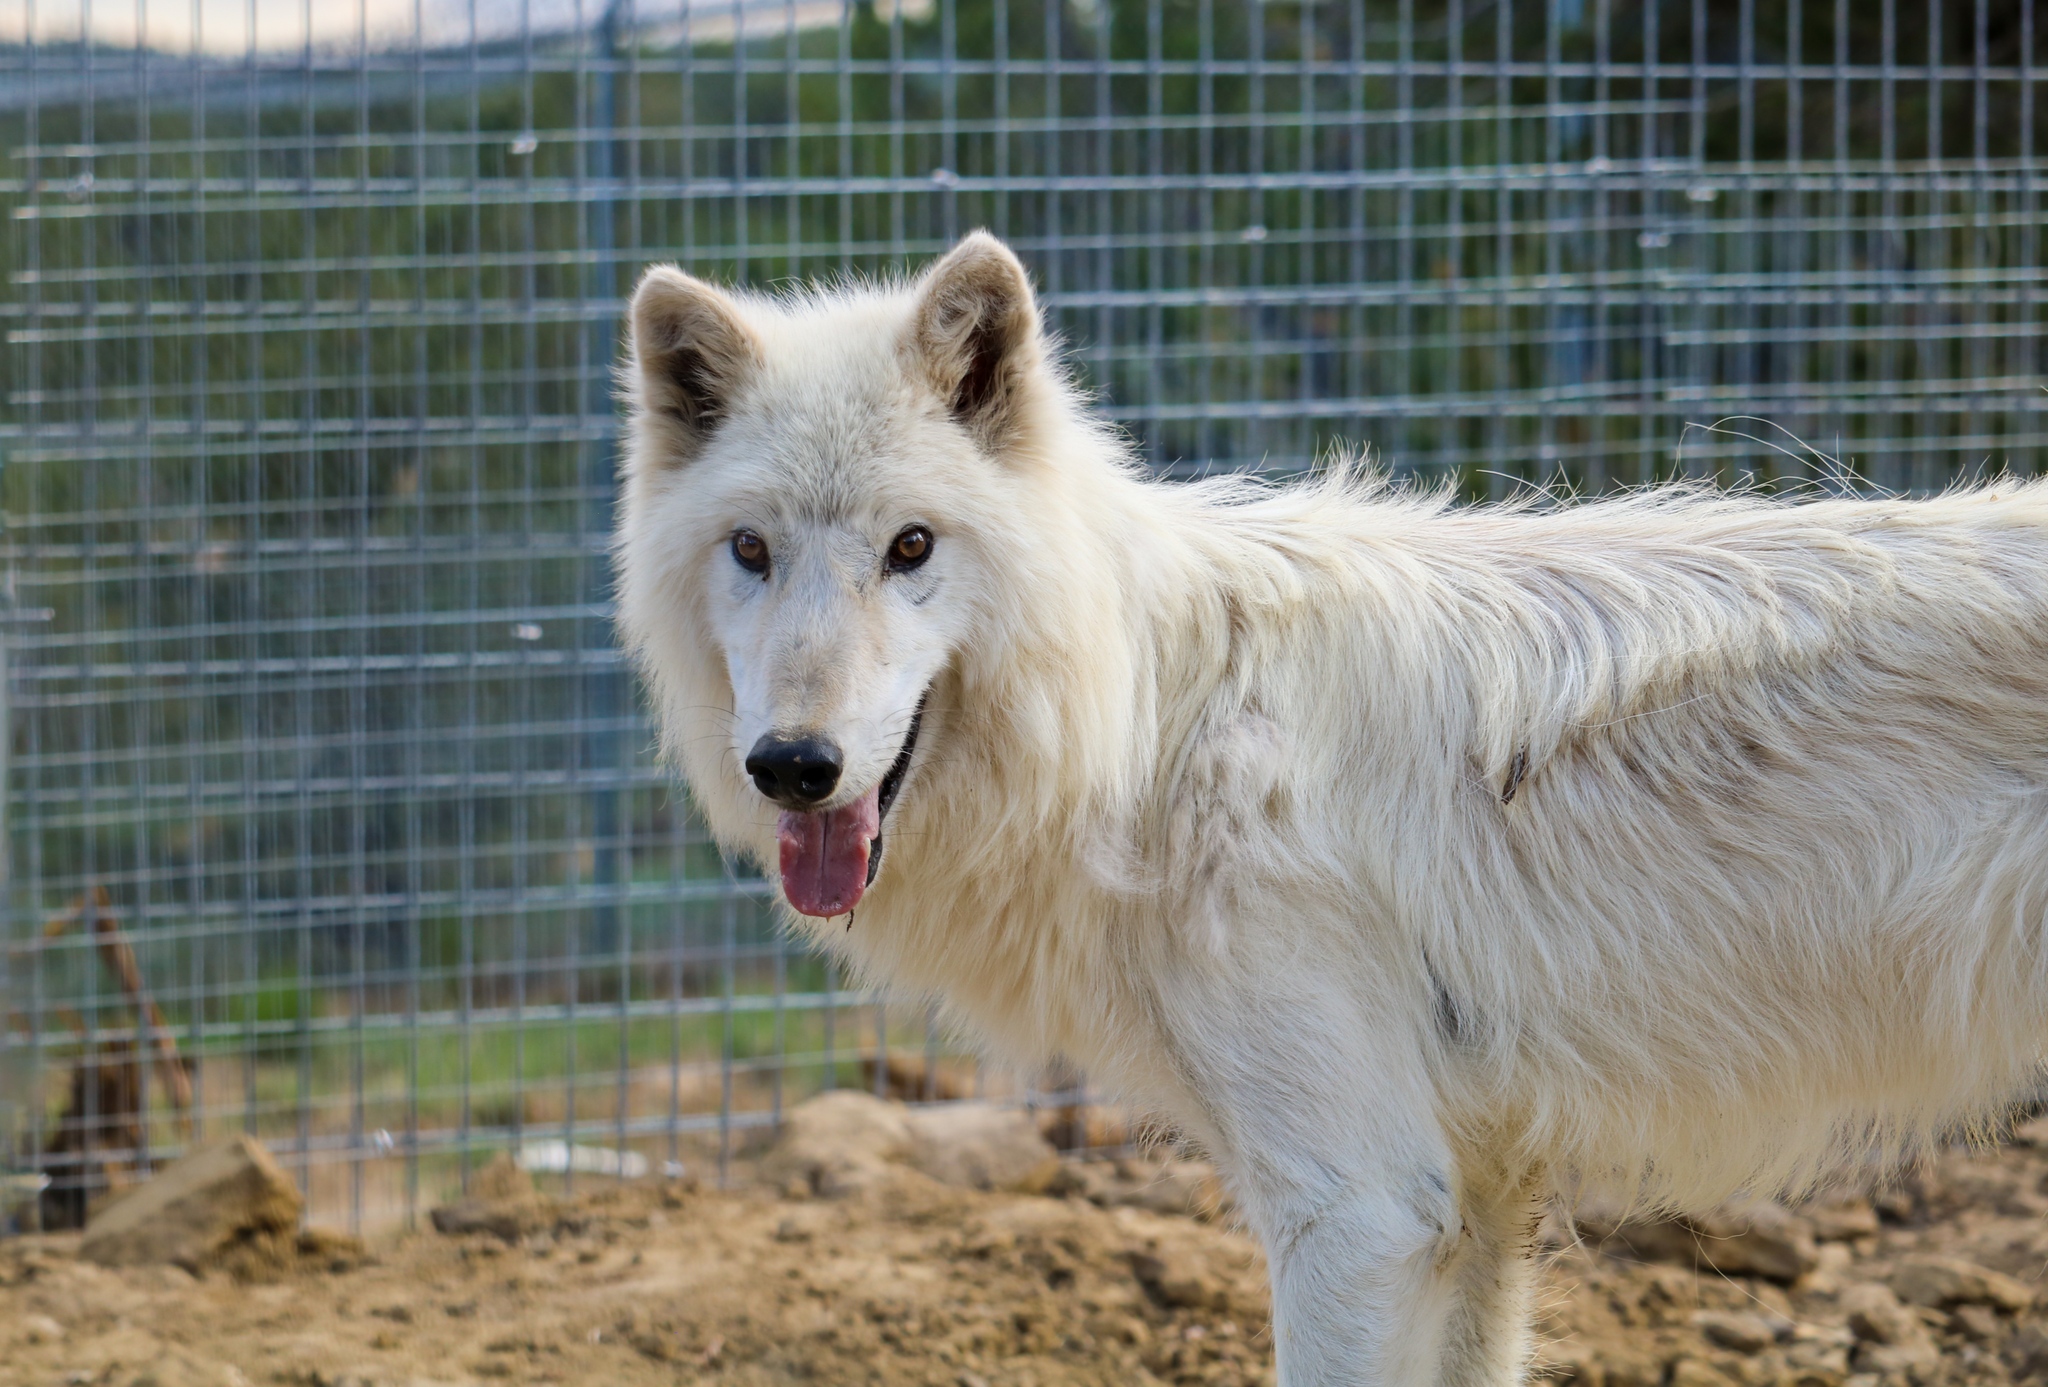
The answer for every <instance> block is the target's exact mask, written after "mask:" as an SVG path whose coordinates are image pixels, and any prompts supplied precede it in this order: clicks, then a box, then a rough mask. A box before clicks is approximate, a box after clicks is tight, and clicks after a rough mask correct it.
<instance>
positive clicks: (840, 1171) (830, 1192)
mask: <svg viewBox="0 0 2048 1387" xmlns="http://www.w3.org/2000/svg"><path fill="white" fill-rule="evenodd" d="M913 1141H914V1138H913V1135H912V1133H911V1128H910V1110H909V1109H908V1108H906V1107H904V1106H903V1105H902V1104H901V1103H890V1102H886V1101H884V1100H883V1099H880V1098H877V1097H875V1096H874V1095H873V1094H869V1093H860V1092H857V1091H855V1090H853V1089H840V1090H837V1091H835V1092H832V1093H821V1094H819V1095H818V1096H817V1097H816V1098H812V1099H809V1100H807V1101H805V1102H802V1103H799V1104H797V1105H796V1106H795V1107H793V1108H791V1109H790V1110H789V1111H788V1112H786V1113H784V1114H783V1118H782V1131H781V1134H780V1135H779V1136H778V1137H777V1138H776V1141H775V1146H774V1147H773V1149H771V1150H770V1151H769V1153H768V1155H767V1157H766V1158H765V1159H764V1160H763V1162H762V1167H761V1172H762V1175H763V1176H764V1177H765V1178H766V1180H767V1181H768V1182H769V1183H770V1184H772V1185H777V1186H789V1187H801V1188H802V1189H804V1190H807V1191H808V1192H810V1193H812V1194H818V1195H824V1196H826V1197H828V1198H838V1197H840V1196H843V1195H849V1194H856V1193H859V1192H860V1191H862V1190H864V1189H867V1188H868V1187H869V1186H871V1185H873V1184H874V1183H875V1182H876V1180H877V1178H878V1177H880V1176H882V1175H884V1174H886V1173H887V1171H888V1168H889V1167H890V1166H892V1165H894V1166H900V1165H902V1164H903V1163H905V1162H906V1161H908V1160H909V1158H910V1151H911V1146H912V1143H913Z"/></svg>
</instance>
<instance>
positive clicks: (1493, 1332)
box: [1437, 1171, 1544, 1387]
mask: <svg viewBox="0 0 2048 1387" xmlns="http://www.w3.org/2000/svg"><path fill="white" fill-rule="evenodd" d="M1543 1188H1544V1186H1543V1183H1542V1179H1541V1176H1540V1174H1539V1173H1537V1172H1528V1173H1523V1174H1519V1175H1514V1176H1506V1177H1499V1178H1484V1177H1478V1176H1477V1175H1476V1173H1475V1172H1470V1171H1468V1172H1467V1175H1466V1179H1465V1180H1464V1182H1463V1187H1462V1188H1461V1189H1460V1191H1459V1196H1460V1197H1459V1206H1460V1209H1461V1210H1462V1212H1463V1214H1464V1219H1465V1230H1464V1237H1463V1238H1462V1239H1461V1240H1460V1246H1459V1248H1458V1251H1457V1253H1456V1255H1455V1257H1454V1258H1453V1261H1452V1264H1451V1268H1450V1272H1451V1277H1452V1281H1453V1284H1454V1287H1455V1295H1456V1298H1457V1299H1456V1304H1455V1305H1454V1306H1453V1307H1452V1309H1451V1314H1450V1320H1449V1323H1448V1325H1447V1326H1446V1330H1445V1334H1444V1354H1443V1365H1442V1368H1441V1370H1440V1371H1439V1373H1438V1376H1437V1380H1438V1382H1440V1383H1442V1384H1443V1387H1512V1384H1514V1383H1517V1382H1520V1381H1521V1380H1522V1375H1523V1369H1524V1368H1525V1366H1526V1365H1527V1363H1528V1361H1529V1347H1530V1345H1529V1319H1530V1316H1529V1301H1530V1296H1531V1292H1532V1291H1533V1290H1534V1288H1535V1283H1536V1255H1535V1253H1536V1225H1537V1223H1538V1221H1539V1220H1540V1219H1541V1218H1542V1214H1543V1198H1542V1195H1543Z"/></svg>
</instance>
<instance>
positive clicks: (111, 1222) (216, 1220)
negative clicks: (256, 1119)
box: [79, 1132, 305, 1267]
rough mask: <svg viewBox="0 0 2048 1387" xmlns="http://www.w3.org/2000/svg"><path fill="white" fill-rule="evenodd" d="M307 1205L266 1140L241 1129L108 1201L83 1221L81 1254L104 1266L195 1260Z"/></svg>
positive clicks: (293, 1218)
mask: <svg viewBox="0 0 2048 1387" xmlns="http://www.w3.org/2000/svg"><path fill="white" fill-rule="evenodd" d="M304 1207H305V1201H304V1200H302V1199H301V1198H300V1197H299V1191H298V1188H297V1186H295V1185H293V1184H292V1182H291V1177H290V1176H288V1175H286V1174H285V1173H284V1171H283V1170H281V1169H280V1168H279V1167H278V1164H277V1162H276V1161H274V1160H272V1159H271V1157H270V1153H269V1152H268V1151H266V1150H265V1149H264V1148H263V1144H262V1143H261V1142H259V1141H257V1140H256V1139H255V1138H254V1137H251V1136H249V1135H247V1134H246V1133H241V1132H237V1133H236V1134H234V1135H233V1136H230V1137H223V1138H220V1139H218V1140H215V1141H212V1142H209V1143H207V1144H206V1145H204V1146H201V1147H199V1148H198V1149H196V1150H194V1151H191V1152H188V1153H187V1154H186V1155H184V1156H183V1157H181V1158H179V1159H178V1160H176V1161H173V1162H172V1163H171V1164H169V1165H167V1166H165V1167H164V1168H163V1169H162V1170H160V1171H158V1172H157V1173H156V1175H155V1176H154V1177H153V1178H151V1179H149V1180H145V1181H143V1182H142V1183H141V1184H139V1185H135V1186H132V1187H130V1188H129V1189H126V1190H123V1191H122V1192H121V1193H120V1194H118V1195H116V1196H115V1197H114V1198H113V1199H111V1200H109V1201H108V1202H107V1204H106V1206H105V1207H104V1208H102V1209H100V1210H99V1211H98V1212H97V1213H95V1214H94V1215H93V1217H92V1221H91V1222H90V1223H89V1224H87V1225H86V1230H85V1240H84V1242H83V1243H82V1244H81V1245H80V1247H79V1253H80V1255H81V1256H83V1257H85V1258H87V1259H89V1260H91V1261H95V1262H99V1263H101V1264H103V1265H105V1266H141V1265H145V1264H148V1263H152V1262H175V1263H178V1264H180V1265H183V1266H188V1267H190V1266H198V1265H201V1264H203V1263H204V1262H205V1261H206V1260H207V1259H208V1258H209V1257H211V1256H212V1255H213V1254H214V1253H216V1252H218V1251H219V1250H220V1249H222V1248H223V1247H225V1246H227V1245H228V1244H229V1243H231V1242H234V1241H235V1240H236V1239H238V1238H242V1237H245V1236H248V1235H250V1234H257V1233H281V1232H284V1231H287V1230H290V1229H292V1228H295V1227H296V1226H297V1224H298V1221H299V1212H300V1210H301V1209H303V1208H304Z"/></svg>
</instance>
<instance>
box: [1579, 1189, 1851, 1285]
mask: <svg viewBox="0 0 2048 1387" xmlns="http://www.w3.org/2000/svg"><path fill="white" fill-rule="evenodd" d="M1577 1223H1578V1227H1579V1231H1580V1232H1581V1233H1582V1234H1584V1235H1585V1236H1586V1237H1587V1238H1589V1239H1591V1240H1592V1241H1594V1242H1595V1243H1597V1244H1600V1245H1601V1246H1603V1247H1605V1248H1606V1249H1607V1250H1609V1251H1619V1252H1622V1253H1625V1254H1626V1255H1628V1256H1631V1257H1634V1258H1637V1259H1638V1260H1640V1261H1645V1262H1677V1263H1679V1264H1681V1265H1691V1266H1701V1267H1707V1268H1710V1269H1712V1270H1714V1271H1717V1272H1721V1273H1723V1274H1724V1275H1728V1276H1761V1277H1765V1278H1767V1279H1769V1280H1772V1281H1783V1282H1786V1283H1790V1282H1793V1281H1797V1280H1798V1279H1799V1278H1800V1277H1802V1276H1804V1275H1806V1274H1807V1273H1808V1272H1810V1271H1812V1270H1813V1269H1814V1268H1815V1267H1816V1266H1818V1265H1819V1263H1820V1257H1819V1253H1818V1250H1817V1249H1816V1247H1815V1244H1814V1239H1813V1227H1812V1225H1811V1224H1809V1223H1808V1222H1807V1221H1806V1220H1805V1219H1804V1218H1801V1217H1800V1216H1799V1215H1797V1214H1794V1213H1792V1212H1791V1211H1790V1210H1788V1209H1786V1208H1784V1207H1783V1206H1782V1205H1778V1204H1774V1203H1771V1202H1770V1201H1769V1200H1762V1199H1757V1200H1743V1201H1740V1202H1736V1203H1731V1204H1724V1205H1722V1206H1720V1207H1719V1208H1717V1209H1712V1210H1709V1211H1708V1212H1706V1213H1704V1214H1696V1215H1692V1216H1690V1217H1686V1218H1681V1219H1653V1218H1642V1217H1633V1216H1628V1215H1625V1214H1621V1215H1618V1214H1615V1213H1610V1212H1607V1211H1604V1210H1601V1209H1600V1208H1598V1207H1597V1206H1591V1207H1586V1208H1582V1209H1581V1210H1580V1211H1579V1213H1578V1215H1577Z"/></svg>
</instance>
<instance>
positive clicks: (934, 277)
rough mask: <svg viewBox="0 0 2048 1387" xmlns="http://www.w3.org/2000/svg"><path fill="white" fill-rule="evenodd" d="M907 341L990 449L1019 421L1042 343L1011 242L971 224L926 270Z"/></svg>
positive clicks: (960, 415) (954, 407)
mask: <svg viewBox="0 0 2048 1387" xmlns="http://www.w3.org/2000/svg"><path fill="white" fill-rule="evenodd" d="M917 299H918V302H917V311H916V313H915V314H914V315H913V317H912V319H911V327H910V339H909V342H908V343H907V344H906V345H907V346H908V349H909V351H910V353H911V356H912V357H913V358H914V359H915V361H916V362H917V364H919V365H920V366H921V367H922V368H923V372H924V374H925V376H926V378H927V379H928V380H930V382H931V383H932V385H933V386H934V387H935V388H936V389H937V390H938V392H939V393H940V395H941V396H943V397H944V398H945V400H946V402H947V405H948V407H949V408H950V410H951V411H952V414H953V417H954V418H955V419H957V420H959V421H960V423H961V424H963V425H964V426H966V428H967V429H968V431H969V432H971V433H973V434H975V435H976V436H977V437H978V438H980V439H981V440H982V442H983V443H984V444H985V445H986V446H988V447H991V448H996V447H1000V446H1001V445H1002V443H1003V442H1004V441H1005V440H1006V439H1007V438H1008V436H1009V433H1010V430H1011V429H1012V428H1013V427H1014V426H1015V424H1016V421H1017V411H1018V406H1019V404H1020V401H1021V397H1022V394H1023V391H1024V389H1025V387H1026V384H1027V382H1028V381H1029V380H1030V376H1031V372H1032V371H1033V370H1034V369H1035V368H1036V367H1037V365H1038V362H1039V359H1040V356H1041V355H1042V353H1043V351H1044V345H1043V341H1042V337H1041V334H1040V331H1039V326H1038V301H1037V300H1036V299H1035V298H1033V297H1032V294H1031V280H1030V278H1029V277H1028V276H1027V275H1026V274H1025V273H1024V266H1023V265H1022V264H1020V263H1019V262H1018V260H1017V257H1016V256H1015V255H1013V254H1011V252H1010V248H1009V247H1008V246H1006V245H1004V244H1003V243H1002V242H1001V241H998V240H997V239H996V238H995V237H993V236H991V235H989V234H988V233H987V232H986V231H976V232H973V233H971V234H970V235H968V236H967V237H966V239H964V240H962V241H961V242H960V244H959V245H957V246H955V247H953V249H952V250H950V251H948V252H947V253H946V255H945V257H944V258H943V259H941V260H940V261H939V263H938V264H936V265H934V266H932V268H931V269H930V270H928V271H926V272H925V276H924V279H923V281H922V282H921V283H920V284H919V285H918V286H917Z"/></svg>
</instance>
